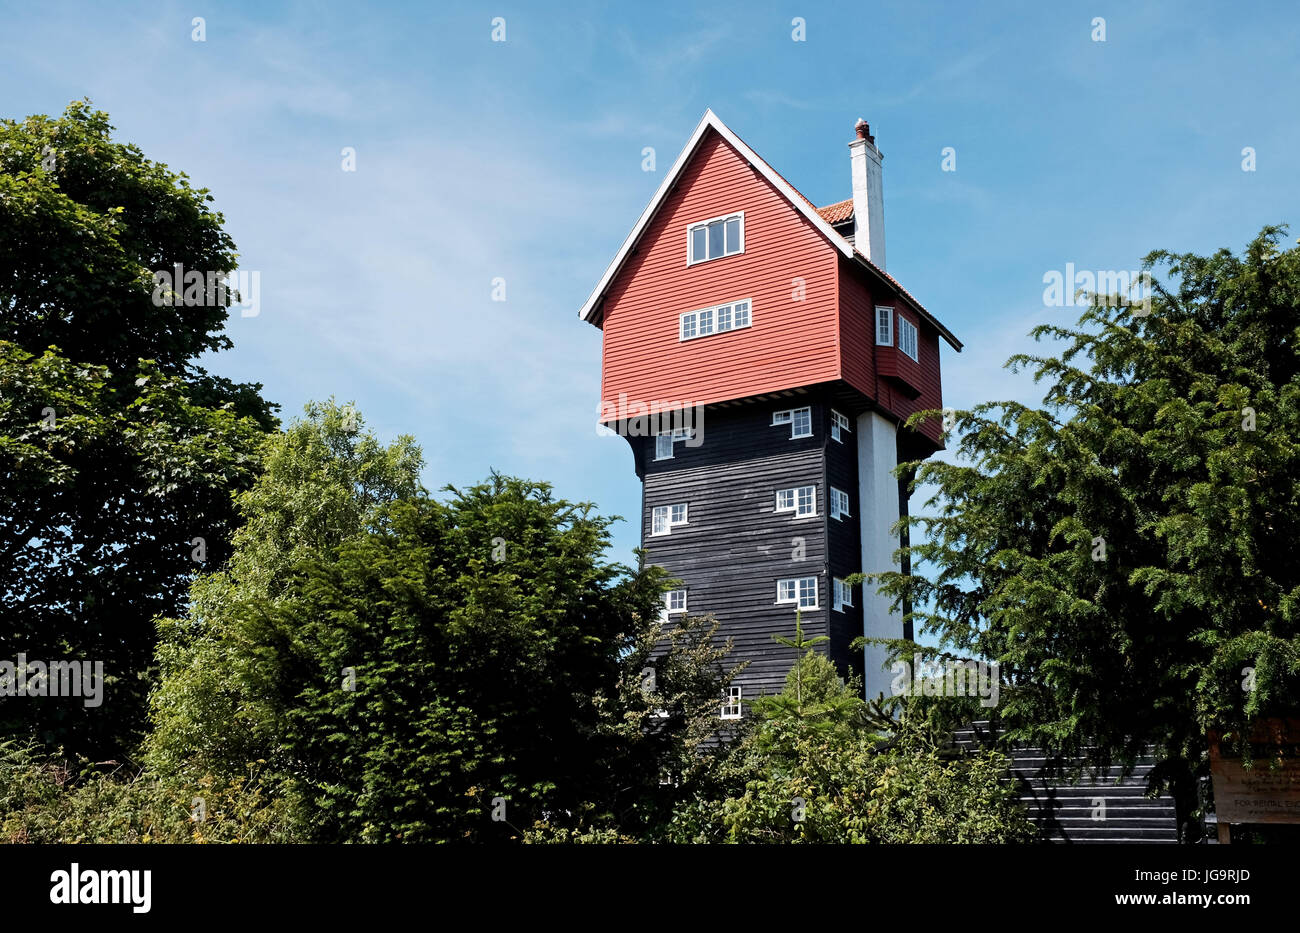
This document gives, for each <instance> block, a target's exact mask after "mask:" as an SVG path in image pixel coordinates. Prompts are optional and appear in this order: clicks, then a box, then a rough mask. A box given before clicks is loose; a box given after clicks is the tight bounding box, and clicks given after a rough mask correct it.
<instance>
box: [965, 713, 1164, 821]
mask: <svg viewBox="0 0 1300 933" xmlns="http://www.w3.org/2000/svg"><path fill="white" fill-rule="evenodd" d="M988 727H989V724H988V723H987V722H974V723H971V724H970V725H969V726H966V727H964V728H962V729H958V730H957V731H956V732H955V733H954V734H953V741H954V743H955V744H956V745H958V746H960V747H962V748H964V749H967V750H973V749H976V748H979V747H981V746H984V745H987V744H988ZM1010 755H1011V759H1012V761H1011V774H1010V776H1009V777H1008V780H1013V781H1015V782H1016V783H1017V784H1018V785H1019V787H1020V799H1021V801H1022V802H1023V803H1024V805H1025V806H1026V807H1027V808H1028V809H1029V815H1030V818H1031V819H1033V820H1034V822H1035V823H1037V824H1038V826H1039V827H1040V828H1041V829H1042V831H1043V835H1044V836H1045V838H1046V839H1047V840H1048V841H1049V842H1062V843H1098V842H1109V843H1142V844H1169V843H1177V842H1178V821H1177V817H1176V815H1175V811H1174V801H1173V798H1172V797H1169V796H1167V795H1162V796H1160V797H1147V796H1146V779H1147V775H1148V774H1149V773H1150V771H1151V767H1152V765H1153V764H1154V759H1152V758H1151V757H1150V756H1146V757H1143V758H1141V759H1139V762H1138V765H1137V767H1136V768H1134V770H1133V773H1132V774H1130V775H1129V776H1128V777H1124V778H1121V777H1120V773H1121V770H1122V769H1121V768H1120V767H1119V766H1118V765H1114V766H1112V767H1111V769H1110V771H1109V772H1108V773H1107V774H1106V775H1102V776H1098V778H1097V779H1096V780H1095V781H1094V780H1093V779H1092V777H1091V774H1090V773H1088V772H1086V771H1085V773H1084V775H1083V777H1082V778H1081V779H1080V781H1079V783H1078V784H1075V785H1071V784H1067V783H1065V781H1066V780H1068V778H1066V777H1064V776H1058V777H1047V776H1045V766H1046V764H1047V758H1046V757H1045V756H1044V753H1043V750H1042V749H1040V748H1033V747H1030V746H1017V747H1015V748H1014V749H1013V750H1012V751H1011V753H1010ZM1101 801H1104V802H1105V810H1104V813H1105V819H1094V818H1093V814H1094V812H1096V813H1097V814H1098V816H1100V815H1101V812H1102V811H1101V810H1100V802H1101Z"/></svg>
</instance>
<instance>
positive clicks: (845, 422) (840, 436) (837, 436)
mask: <svg viewBox="0 0 1300 933" xmlns="http://www.w3.org/2000/svg"><path fill="white" fill-rule="evenodd" d="M852 433H853V429H852V428H851V427H849V419H848V418H846V417H844V416H843V415H841V414H840V413H839V412H838V411H836V410H835V409H834V408H832V409H831V438H832V439H833V440H837V441H839V442H840V443H841V444H843V443H844V435H845V434H852Z"/></svg>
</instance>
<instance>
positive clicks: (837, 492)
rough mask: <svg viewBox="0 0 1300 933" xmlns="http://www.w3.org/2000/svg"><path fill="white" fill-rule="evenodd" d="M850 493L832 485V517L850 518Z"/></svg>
mask: <svg viewBox="0 0 1300 933" xmlns="http://www.w3.org/2000/svg"><path fill="white" fill-rule="evenodd" d="M851 516H852V513H851V512H850V511H849V494H848V493H847V492H845V491H844V490H842V489H836V488H835V487H834V486H832V487H831V518H849V517H851Z"/></svg>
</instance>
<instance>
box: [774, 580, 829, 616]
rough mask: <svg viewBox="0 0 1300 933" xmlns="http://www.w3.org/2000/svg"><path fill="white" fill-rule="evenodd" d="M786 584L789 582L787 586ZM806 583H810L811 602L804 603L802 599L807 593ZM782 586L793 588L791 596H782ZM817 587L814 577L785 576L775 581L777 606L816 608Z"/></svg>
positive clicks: (817, 604)
mask: <svg viewBox="0 0 1300 933" xmlns="http://www.w3.org/2000/svg"><path fill="white" fill-rule="evenodd" d="M786 584H789V586H788V587H787V586H786ZM808 584H811V590H812V602H811V603H808V604H805V603H804V599H805V597H806V595H807V589H808V588H809V587H808ZM783 588H787V589H791V590H793V595H792V596H782V595H781V590H782V589H783ZM818 589H819V587H818V586H817V578H816V577H785V578H783V579H780V580H777V581H776V604H777V605H778V606H794V607H795V608H796V609H818V608H820V602H819V595H820V594H819V593H818Z"/></svg>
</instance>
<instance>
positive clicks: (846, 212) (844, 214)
mask: <svg viewBox="0 0 1300 933" xmlns="http://www.w3.org/2000/svg"><path fill="white" fill-rule="evenodd" d="M817 213H819V214H821V216H822V220H824V221H826V222H827V223H828V224H841V223H844V221H846V220H848V219H849V218H850V217H852V216H853V199H852V198H849V199H848V200H847V201H839V202H837V203H835V204H827V205H826V206H825V207H819V208H817Z"/></svg>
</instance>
